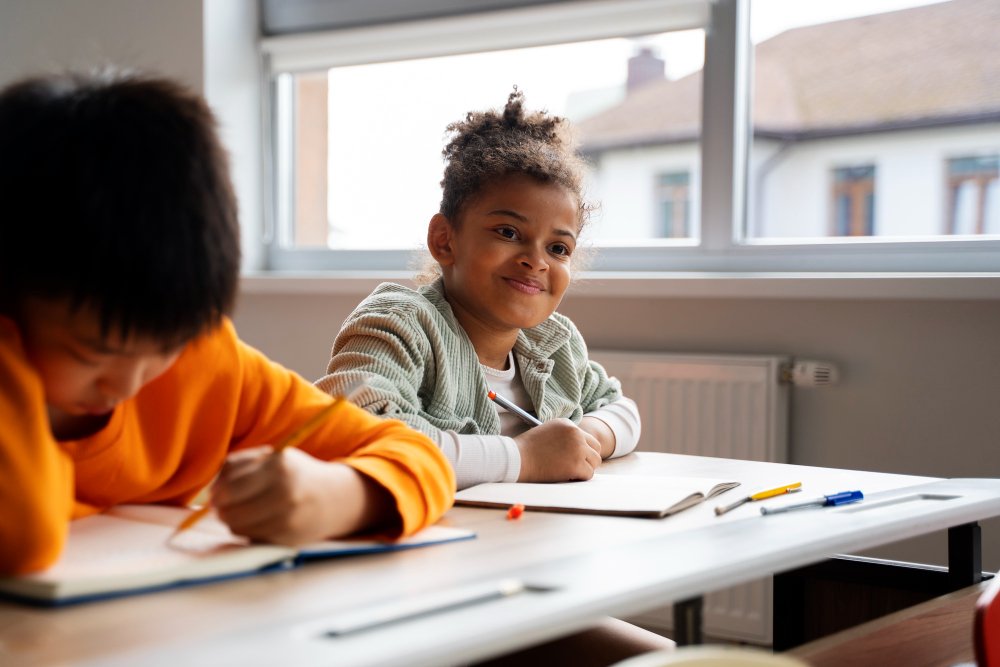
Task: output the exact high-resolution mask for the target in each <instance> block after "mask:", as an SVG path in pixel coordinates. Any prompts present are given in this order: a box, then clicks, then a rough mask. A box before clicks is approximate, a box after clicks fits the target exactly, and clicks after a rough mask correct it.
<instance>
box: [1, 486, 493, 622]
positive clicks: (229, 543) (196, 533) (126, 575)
mask: <svg viewBox="0 0 1000 667" xmlns="http://www.w3.org/2000/svg"><path fill="white" fill-rule="evenodd" d="M189 512H190V510H187V509H184V508H179V507H164V506H156V505H123V506H121V507H116V508H113V509H111V510H109V511H108V512H106V513H104V514H98V515H94V516H89V517H86V518H83V519H80V520H78V521H74V522H72V523H71V524H70V529H69V539H68V541H67V543H66V549H65V550H64V552H63V555H62V557H61V558H60V559H59V561H58V562H57V563H56V564H55V565H53V566H52V567H50V568H49V569H47V570H44V571H42V572H38V573H34V574H30V575H25V576H19V577H3V578H0V594H3V595H5V596H8V597H12V598H15V599H20V600H22V601H27V602H31V603H33V604H42V605H61V604H68V603H75V602H83V601H87V600H95V599H101V598H106V597H117V596H119V595H128V594H133V593H141V592H148V591H153V590H159V589H163V588H172V587H175V586H184V585H189V584H195V583H204V582H208V581H214V580H219V579H229V578H233V577H239V576H247V575H251V574H256V573H259V572H265V571H270V570H273V569H281V568H288V567H296V566H298V565H299V564H301V563H302V562H303V561H307V560H311V559H320V558H332V557H337V556H347V555H353V554H364V553H375V552H382V551H394V550H399V549H409V548H414V547H422V546H425V545H430V544H440V543H443V542H451V541H455V540H464V539H470V538H472V537H475V533H473V532H471V531H468V530H464V529H459V528H451V527H447V526H430V527H428V528H425V529H424V530H422V531H421V532H419V533H417V534H416V535H413V536H411V537H408V538H404V539H401V540H397V541H379V540H354V539H350V540H330V541H326V542H317V543H314V544H307V545H304V546H300V547H294V548H293V547H284V546H279V545H271V544H249V543H248V542H247V541H246V540H245V539H243V538H240V537H236V536H234V535H233V534H232V533H230V532H229V529H228V528H226V526H225V525H224V524H223V523H222V522H221V521H219V520H218V519H216V518H215V517H214V515H209V516H207V517H205V518H204V519H202V520H201V521H200V522H199V523H198V524H196V525H195V526H194V527H193V528H190V529H188V530H187V531H185V532H183V533H181V534H180V535H178V536H177V537H176V538H175V539H174V540H172V541H171V542H170V543H169V544H168V543H167V538H168V537H169V536H170V535H171V534H172V533H173V532H174V528H176V526H177V524H178V523H180V522H181V521H182V520H183V519H184V517H185V516H186V515H187V514H188V513H189Z"/></svg>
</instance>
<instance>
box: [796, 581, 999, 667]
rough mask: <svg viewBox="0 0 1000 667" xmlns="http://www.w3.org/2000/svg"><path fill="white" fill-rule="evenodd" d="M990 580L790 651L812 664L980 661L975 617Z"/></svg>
mask: <svg viewBox="0 0 1000 667" xmlns="http://www.w3.org/2000/svg"><path fill="white" fill-rule="evenodd" d="M986 587H987V584H986V583H981V584H977V585H975V586H969V587H968V588H963V589H962V590H960V591H955V592H954V593H949V594H948V595H943V596H941V597H939V598H935V599H933V600H930V601H928V602H924V603H922V604H919V605H916V606H914V607H910V608H909V609H905V610H903V611H898V612H896V613H894V614H889V615H888V616H884V617H882V618H880V619H877V620H874V621H870V622H868V623H865V624H864V625H859V626H857V627H854V628H851V629H849V630H844V631H843V632H838V633H837V634H835V635H831V636H829V637H825V638H823V639H818V640H816V641H814V642H810V643H808V644H804V645H802V646H800V647H798V648H796V649H794V650H792V651H789V652H788V654H789V655H792V656H794V657H796V658H799V659H801V660H804V661H805V662H807V663H809V664H810V665H811V666H812V667H843V666H844V665H851V667H884V666H885V665H906V667H952V666H953V665H958V664H961V663H963V662H966V663H974V662H975V656H974V655H973V647H972V620H973V615H974V613H975V608H976V600H978V599H979V596H980V595H982V593H983V591H984V590H985V589H986Z"/></svg>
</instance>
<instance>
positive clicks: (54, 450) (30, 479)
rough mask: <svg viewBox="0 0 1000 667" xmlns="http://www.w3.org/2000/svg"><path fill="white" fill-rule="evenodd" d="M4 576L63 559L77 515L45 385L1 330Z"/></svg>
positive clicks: (0, 539)
mask: <svg viewBox="0 0 1000 667" xmlns="http://www.w3.org/2000/svg"><path fill="white" fill-rule="evenodd" d="M0 424H2V425H3V428H0V574H21V573H25V572H31V571H35V570H40V569H43V568H45V567H47V566H49V565H51V564H52V563H53V562H55V560H56V559H57V558H58V557H59V554H60V553H61V552H62V549H63V546H64V544H65V541H66V534H67V531H68V526H69V520H70V518H71V515H72V512H73V468H72V464H71V462H70V460H69V457H68V456H67V455H66V454H65V453H64V452H63V451H62V449H61V448H60V447H59V445H58V444H57V443H56V441H55V439H54V438H53V437H52V432H51V430H50V428H49V423H48V413H47V411H46V408H45V394H44V392H43V389H42V384H41V381H40V380H39V379H38V377H37V376H36V375H35V373H34V371H33V370H32V369H31V367H30V365H29V364H28V362H27V360H26V359H25V358H24V356H23V354H22V353H21V352H20V345H19V344H18V343H17V342H16V341H15V340H14V339H13V338H12V337H11V334H10V333H9V332H7V331H4V330H3V329H2V328H0Z"/></svg>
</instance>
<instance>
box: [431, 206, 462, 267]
mask: <svg viewBox="0 0 1000 667" xmlns="http://www.w3.org/2000/svg"><path fill="white" fill-rule="evenodd" d="M454 237H455V230H454V228H453V227H452V226H451V221H450V220H448V218H446V217H445V216H443V215H441V214H440V213H435V214H434V217H433V218H431V221H430V224H429V225H427V249H428V250H429V251H430V253H431V257H433V258H434V260H435V261H436V262H437V263H438V264H440V265H441V266H447V265H449V264H452V263H454V261H455V254H454V251H453V249H452V241H453V239H454Z"/></svg>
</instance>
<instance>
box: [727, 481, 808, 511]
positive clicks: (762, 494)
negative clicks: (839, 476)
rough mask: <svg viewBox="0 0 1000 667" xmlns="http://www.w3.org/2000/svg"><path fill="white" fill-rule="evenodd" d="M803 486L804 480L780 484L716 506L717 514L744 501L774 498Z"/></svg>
mask: <svg viewBox="0 0 1000 667" xmlns="http://www.w3.org/2000/svg"><path fill="white" fill-rule="evenodd" d="M801 487H802V482H795V483H794V484H786V485H785V486H779V487H777V488H776V489H768V490H767V491H758V492H757V493H755V494H753V495H751V496H746V497H745V498H740V499H739V500H737V501H736V502H735V503H732V504H731V505H725V506H722V505H720V506H719V507H716V508H715V514H716V515H722V514H725V513H726V512H728V511H729V510H733V509H736V508H737V507H739V506H740V505H742V504H743V503H749V502H753V501H754V500H764V499H765V498H773V497H774V496H780V495H781V494H783V493H795V492H796V491H799V490H800V488H801Z"/></svg>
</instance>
